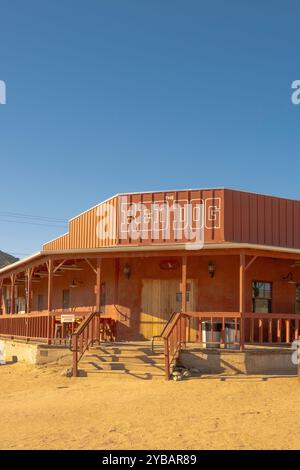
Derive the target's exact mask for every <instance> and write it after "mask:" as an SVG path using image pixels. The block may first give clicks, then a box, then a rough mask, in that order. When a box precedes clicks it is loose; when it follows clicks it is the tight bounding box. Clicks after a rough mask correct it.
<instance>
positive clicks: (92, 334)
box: [71, 312, 116, 377]
mask: <svg viewBox="0 0 300 470" xmlns="http://www.w3.org/2000/svg"><path fill="white" fill-rule="evenodd" d="M115 328H116V322H115V321H114V320H112V319H111V318H105V317H104V318H101V317H100V313H99V312H92V313H91V314H90V315H89V316H88V317H86V318H85V320H84V321H83V322H82V323H81V324H80V325H79V327H78V328H77V330H76V331H75V332H74V333H73V334H72V346H71V351H72V352H73V367H72V375H73V377H77V376H78V363H79V361H80V359H81V358H82V356H83V355H84V353H85V352H86V351H87V350H88V349H89V347H90V346H93V344H94V343H96V342H97V343H98V344H100V342H101V341H104V342H105V341H114V340H115V336H116V330H115Z"/></svg>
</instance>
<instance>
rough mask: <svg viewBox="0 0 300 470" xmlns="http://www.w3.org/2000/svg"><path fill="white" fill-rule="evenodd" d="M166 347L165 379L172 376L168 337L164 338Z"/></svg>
mask: <svg viewBox="0 0 300 470" xmlns="http://www.w3.org/2000/svg"><path fill="white" fill-rule="evenodd" d="M164 349H165V379H166V380H169V378H170V357H169V342H168V338H164Z"/></svg>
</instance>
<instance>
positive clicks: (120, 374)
mask: <svg viewBox="0 0 300 470" xmlns="http://www.w3.org/2000/svg"><path fill="white" fill-rule="evenodd" d="M84 373H86V374H87V376H88V377H89V379H94V380H97V379H99V377H100V378H101V377H109V378H116V379H118V380H119V379H133V380H136V379H141V380H162V379H163V378H164V375H165V374H164V373H157V372H151V371H147V372H145V371H137V370H134V371H126V370H123V371H122V370H93V371H91V370H88V371H86V370H84Z"/></svg>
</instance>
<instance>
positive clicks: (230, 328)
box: [225, 321, 240, 349]
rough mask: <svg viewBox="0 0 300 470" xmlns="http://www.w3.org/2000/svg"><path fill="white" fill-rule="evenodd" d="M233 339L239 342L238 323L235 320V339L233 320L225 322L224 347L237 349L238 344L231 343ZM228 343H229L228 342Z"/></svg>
mask: <svg viewBox="0 0 300 470" xmlns="http://www.w3.org/2000/svg"><path fill="white" fill-rule="evenodd" d="M235 341H237V342H238V343H239V342H240V323H239V322H237V332H236V339H235V322H234V321H226V322H225V348H226V349H239V348H240V347H239V344H233V343H234V342H235ZM228 343H230V344H228Z"/></svg>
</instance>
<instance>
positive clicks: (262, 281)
mask: <svg viewBox="0 0 300 470" xmlns="http://www.w3.org/2000/svg"><path fill="white" fill-rule="evenodd" d="M0 286H1V289H0V293H1V296H0V306H1V315H0V335H1V336H2V337H13V338H20V339H24V340H26V341H28V340H40V341H46V342H48V343H49V344H50V343H55V342H56V341H59V340H61V339H62V338H64V337H65V336H66V335H67V334H68V331H69V330H68V328H66V327H65V322H66V318H67V319H69V320H70V322H69V323H70V324H69V327H70V328H71V331H72V332H73V333H76V330H78V331H79V332H81V334H83V333H82V332H85V333H84V334H85V335H86V336H83V339H82V341H86V343H88V339H89V336H92V337H93V338H94V337H98V336H99V334H100V333H101V335H102V338H104V339H105V340H110V341H112V340H117V341H128V340H130V341H140V340H150V339H152V338H153V337H154V336H160V335H162V336H164V335H167V336H168V338H169V339H170V338H171V337H172V335H173V336H174V337H173V338H171V339H170V344H169V343H168V344H169V346H168V347H169V348H171V349H172V348H173V349H172V351H173V353H174V354H175V353H176V349H178V348H179V349H180V348H181V347H182V344H181V343H182V341H187V340H188V341H195V342H202V341H203V338H204V336H203V328H206V330H205V331H209V332H210V333H209V335H208V336H207V337H206V340H207V342H209V341H211V342H212V343H213V342H214V341H215V338H216V336H217V335H218V333H220V335H221V339H220V343H221V344H222V343H223V344H226V341H227V342H228V341H229V340H228V338H227V337H226V334H225V333H226V331H225V330H226V325H227V326H228V324H230V323H231V324H233V325H234V327H233V336H231V340H232V343H234V344H236V345H237V344H238V346H239V347H240V348H241V349H243V348H245V346H247V345H255V344H264V345H274V344H277V345H282V344H290V343H291V342H292V341H293V340H294V339H295V338H298V332H299V319H300V202H299V201H296V200H290V199H283V198H278V197H272V196H266V195H262V194H255V193H249V192H243V191H237V190H232V189H223V188H221V189H203V190H201V189H199V190H186V191H181V190H180V191H162V192H145V193H132V194H122V195H116V196H114V197H112V198H111V199H108V200H107V201H105V202H103V203H100V204H99V205H98V206H96V207H93V208H91V209H89V210H87V211H86V212H84V213H82V214H79V215H78V216H76V217H74V218H73V219H71V220H70V221H69V226H68V232H67V233H65V234H63V235H61V236H59V237H58V238H56V239H55V240H52V241H49V242H47V243H45V244H44V245H43V247H42V249H41V250H40V251H39V252H37V253H35V254H33V255H32V256H30V257H28V258H26V259H22V260H20V261H17V262H15V263H13V264H11V265H9V266H6V267H4V268H2V269H0ZM66 315H70V317H66ZM96 318H97V319H98V320H97V322H95V321H92V319H96ZM207 323H209V325H210V328H207V325H206V324H207ZM216 324H219V325H221V326H219V327H216ZM86 325H87V326H86ZM205 325H206V326H205ZM92 330H93V331H92ZM100 330H101V332H100V333H99V331H100ZM183 330H184V336H185V337H184V338H183ZM175 332H176V335H175ZM95 335H96V336H95ZM186 335H188V337H186ZM75 336H76V335H75ZM226 338H227V340H226ZM172 341H173V343H172V344H171V342H172ZM172 351H171V352H172Z"/></svg>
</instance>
